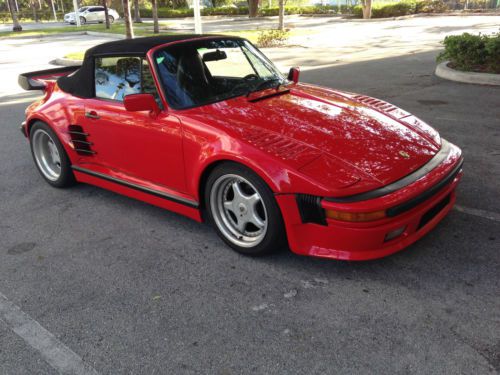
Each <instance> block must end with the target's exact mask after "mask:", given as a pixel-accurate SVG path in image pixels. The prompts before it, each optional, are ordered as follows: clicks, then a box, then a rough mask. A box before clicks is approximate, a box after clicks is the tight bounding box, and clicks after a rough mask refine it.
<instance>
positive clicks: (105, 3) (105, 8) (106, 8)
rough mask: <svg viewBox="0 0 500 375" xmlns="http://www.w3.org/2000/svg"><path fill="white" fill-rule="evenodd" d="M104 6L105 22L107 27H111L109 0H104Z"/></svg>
mask: <svg viewBox="0 0 500 375" xmlns="http://www.w3.org/2000/svg"><path fill="white" fill-rule="evenodd" d="M102 6H103V7H104V20H105V21H104V22H105V25H106V29H109V28H110V25H109V15H108V2H107V0H102Z"/></svg>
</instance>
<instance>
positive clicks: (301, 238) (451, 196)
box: [276, 146, 462, 260]
mask: <svg viewBox="0 0 500 375" xmlns="http://www.w3.org/2000/svg"><path fill="white" fill-rule="evenodd" d="M461 163H462V159H461V152H460V150H459V149H458V148H457V147H456V146H453V147H452V150H451V151H450V153H449V155H448V156H447V158H446V159H445V160H444V161H443V162H442V163H441V164H440V165H438V166H436V167H435V168H434V169H433V170H431V171H430V172H429V173H428V174H427V175H425V176H424V177H422V178H421V179H419V180H417V181H416V182H414V183H412V184H410V185H408V186H406V187H405V188H402V189H400V190H397V191H394V192H392V193H390V194H387V195H384V196H381V197H377V198H375V199H369V200H365V201H358V202H354V203H333V202H328V201H326V200H323V201H322V203H321V204H322V207H323V208H334V209H342V210H346V211H353V212H356V211H358V212H363V211H376V210H378V209H385V210H388V211H387V212H389V209H390V208H391V207H405V204H407V203H408V202H413V203H412V204H411V206H406V207H405V209H404V210H402V211H400V212H398V213H396V214H395V215H390V216H389V215H388V216H387V217H385V218H383V219H380V220H376V221H372V222H360V223H353V222H344V221H339V220H332V219H326V222H325V223H324V224H325V225H322V224H319V223H304V222H303V217H301V214H300V211H299V208H298V206H297V203H296V199H295V196H294V195H277V196H276V199H277V201H278V204H279V206H280V208H281V210H282V213H283V218H284V221H285V226H286V231H287V236H288V242H289V245H290V248H291V250H292V251H293V252H295V253H297V254H301V255H311V256H317V257H323V258H333V259H343V260H369V259H376V258H381V257H384V256H387V255H390V254H393V253H395V252H397V251H400V250H402V249H404V248H405V247H407V246H409V245H410V244H412V243H414V242H415V241H417V240H418V239H420V238H421V237H423V236H424V235H425V234H426V233H428V232H429V231H430V230H432V229H433V228H434V227H435V226H436V225H437V224H438V223H439V222H440V221H441V220H442V219H443V218H444V217H445V216H446V214H447V213H448V212H449V211H450V210H451V209H452V207H453V205H454V203H455V189H456V187H457V185H458V183H459V181H460V179H461V177H462V170H461ZM443 182H444V183H443ZM429 192H432V194H429ZM420 197H424V198H425V199H420ZM414 202H417V204H414ZM391 233H397V234H398V235H397V236H395V237H393V238H390V234H391Z"/></svg>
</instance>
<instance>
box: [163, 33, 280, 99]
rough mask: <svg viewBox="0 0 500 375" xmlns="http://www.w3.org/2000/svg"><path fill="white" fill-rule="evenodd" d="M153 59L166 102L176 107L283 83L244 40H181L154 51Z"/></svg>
mask: <svg viewBox="0 0 500 375" xmlns="http://www.w3.org/2000/svg"><path fill="white" fill-rule="evenodd" d="M154 59H155V61H156V65H157V71H158V74H159V76H160V79H161V82H162V85H163V89H164V91H165V95H166V97H167V101H168V104H169V105H170V106H171V107H172V108H175V109H183V108H190V107H195V106H200V105H203V104H208V103H215V102H218V101H221V100H225V99H229V98H232V97H236V96H240V95H246V94H248V93H250V92H252V91H258V90H263V89H265V88H269V87H278V85H280V84H283V83H285V82H286V79H285V78H284V77H283V76H282V75H281V73H280V72H279V71H278V69H276V67H275V66H274V65H273V64H272V63H271V62H270V61H269V60H268V59H267V58H266V57H265V56H264V55H263V54H262V53H261V52H260V51H259V50H257V49H256V48H255V47H254V46H253V45H252V44H250V43H249V42H248V41H246V40H240V39H217V40H213V39H212V40H197V41H194V42H188V43H182V44H179V45H173V46H169V47H166V48H164V49H161V50H159V51H157V52H156V53H155V55H154Z"/></svg>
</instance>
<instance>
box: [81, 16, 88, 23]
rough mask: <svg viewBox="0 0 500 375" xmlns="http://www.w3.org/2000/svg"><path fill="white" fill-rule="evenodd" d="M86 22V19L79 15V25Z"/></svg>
mask: <svg viewBox="0 0 500 375" xmlns="http://www.w3.org/2000/svg"><path fill="white" fill-rule="evenodd" d="M86 23H87V20H86V19H85V17H80V25H85V24H86Z"/></svg>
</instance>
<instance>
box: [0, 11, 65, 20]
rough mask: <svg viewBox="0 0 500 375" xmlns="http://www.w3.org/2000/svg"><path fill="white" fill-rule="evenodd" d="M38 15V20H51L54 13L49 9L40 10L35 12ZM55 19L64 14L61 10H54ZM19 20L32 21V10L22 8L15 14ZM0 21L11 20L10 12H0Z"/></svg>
mask: <svg viewBox="0 0 500 375" xmlns="http://www.w3.org/2000/svg"><path fill="white" fill-rule="evenodd" d="M36 13H37V15H38V20H40V21H53V20H54V15H53V14H52V11H51V10H42V11H39V10H38V11H37V12H36ZM56 15H57V20H58V21H62V20H63V17H64V14H63V13H62V12H56ZM17 17H18V19H19V21H26V20H29V21H32V20H33V12H32V11H31V10H28V11H26V10H23V11H21V12H19V13H18V14H17ZM0 22H12V18H11V17H10V12H0Z"/></svg>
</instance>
